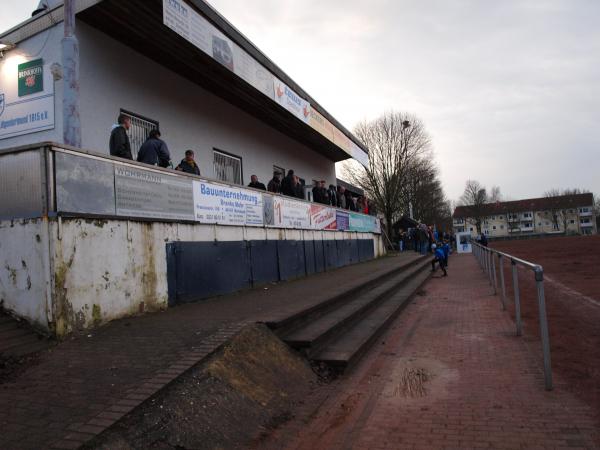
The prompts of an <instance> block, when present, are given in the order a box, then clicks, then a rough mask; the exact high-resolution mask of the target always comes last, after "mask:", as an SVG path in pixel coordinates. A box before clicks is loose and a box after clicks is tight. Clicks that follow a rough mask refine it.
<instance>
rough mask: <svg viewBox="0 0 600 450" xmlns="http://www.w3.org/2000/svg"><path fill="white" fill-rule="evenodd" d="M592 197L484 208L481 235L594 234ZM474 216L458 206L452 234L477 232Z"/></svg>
mask: <svg viewBox="0 0 600 450" xmlns="http://www.w3.org/2000/svg"><path fill="white" fill-rule="evenodd" d="M593 205H594V197H593V195H592V194H591V193H587V194H576V195H562V196H557V197H550V198H548V197H543V198H532V199H526V200H517V201H510V202H498V203H490V204H486V205H483V207H482V208H481V211H480V212H479V215H480V217H479V220H480V221H481V232H482V233H483V234H485V235H486V236H488V237H491V238H494V237H510V236H526V235H534V234H535V235H540V234H542V235H543V234H564V233H565V230H566V233H567V234H596V233H597V232H598V230H597V228H596V217H595V214H594V207H593ZM476 216H477V212H476V210H475V208H474V207H472V206H458V207H457V208H456V209H455V211H454V214H453V229H454V232H455V233H457V232H463V231H469V232H471V235H472V236H473V237H475V236H477V235H478V232H477V218H476Z"/></svg>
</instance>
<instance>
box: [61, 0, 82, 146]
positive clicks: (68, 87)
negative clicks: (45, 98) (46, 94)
mask: <svg viewBox="0 0 600 450" xmlns="http://www.w3.org/2000/svg"><path fill="white" fill-rule="evenodd" d="M75 1H76V0H65V2H64V7H63V8H64V13H65V21H64V27H65V35H64V37H63V39H62V66H63V142H64V143H65V144H67V145H71V146H73V147H79V148H80V147H81V121H80V119H79V42H78V41H77V37H75Z"/></svg>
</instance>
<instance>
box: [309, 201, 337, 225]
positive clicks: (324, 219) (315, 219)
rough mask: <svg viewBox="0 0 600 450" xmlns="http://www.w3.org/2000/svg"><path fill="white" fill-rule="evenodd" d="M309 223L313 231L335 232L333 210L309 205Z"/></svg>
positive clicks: (335, 223)
mask: <svg viewBox="0 0 600 450" xmlns="http://www.w3.org/2000/svg"><path fill="white" fill-rule="evenodd" d="M310 222H311V224H312V227H313V228H314V229H315V230H336V229H337V221H336V214H335V209H334V208H330V207H328V206H323V205H314V204H313V205H310Z"/></svg>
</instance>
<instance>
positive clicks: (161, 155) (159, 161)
mask: <svg viewBox="0 0 600 450" xmlns="http://www.w3.org/2000/svg"><path fill="white" fill-rule="evenodd" d="M137 160H138V162H142V163H145V164H150V165H151V166H156V165H158V166H160V167H169V164H170V163H171V154H170V153H169V148H168V147H167V144H166V143H165V141H163V140H162V139H161V138H160V131H158V130H156V129H154V130H152V131H150V134H149V135H148V139H146V142H144V143H143V144H142V146H141V147H140V151H139V152H138V156H137Z"/></svg>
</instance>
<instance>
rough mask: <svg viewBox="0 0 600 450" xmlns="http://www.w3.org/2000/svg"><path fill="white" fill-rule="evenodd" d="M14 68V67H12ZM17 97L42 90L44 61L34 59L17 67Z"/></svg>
mask: <svg viewBox="0 0 600 450" xmlns="http://www.w3.org/2000/svg"><path fill="white" fill-rule="evenodd" d="M13 67H14V66H13ZM17 79H18V83H19V97H23V96H24V95H30V94H35V93H36V92H41V91H43V90H44V61H43V60H42V59H34V60H33V61H28V62H26V63H23V64H19V66H18V74H17Z"/></svg>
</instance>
